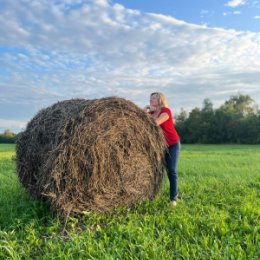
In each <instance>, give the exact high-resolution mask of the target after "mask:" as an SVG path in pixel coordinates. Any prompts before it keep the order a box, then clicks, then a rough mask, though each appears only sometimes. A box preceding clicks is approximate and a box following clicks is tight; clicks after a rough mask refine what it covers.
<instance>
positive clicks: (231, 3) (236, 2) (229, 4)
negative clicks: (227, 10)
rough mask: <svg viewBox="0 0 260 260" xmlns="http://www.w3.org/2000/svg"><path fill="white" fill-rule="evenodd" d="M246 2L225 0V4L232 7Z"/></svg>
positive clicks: (244, 0)
mask: <svg viewBox="0 0 260 260" xmlns="http://www.w3.org/2000/svg"><path fill="white" fill-rule="evenodd" d="M246 2H247V0H231V1H229V2H227V3H226V4H225V5H226V6H229V7H232V8H234V7H237V6H239V5H245V4H246Z"/></svg>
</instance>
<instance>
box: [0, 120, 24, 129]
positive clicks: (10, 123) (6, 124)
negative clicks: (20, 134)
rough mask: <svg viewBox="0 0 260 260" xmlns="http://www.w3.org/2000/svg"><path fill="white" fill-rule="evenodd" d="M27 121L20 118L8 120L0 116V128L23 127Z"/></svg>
mask: <svg viewBox="0 0 260 260" xmlns="http://www.w3.org/2000/svg"><path fill="white" fill-rule="evenodd" d="M26 124H27V121H21V120H8V119H1V118H0V128H5V129H9V128H25V126H26Z"/></svg>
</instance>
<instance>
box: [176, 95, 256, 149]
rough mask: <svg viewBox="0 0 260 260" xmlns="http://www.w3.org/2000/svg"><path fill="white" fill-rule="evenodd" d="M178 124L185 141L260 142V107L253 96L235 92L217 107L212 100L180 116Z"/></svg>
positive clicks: (216, 142) (205, 101)
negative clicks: (235, 93) (214, 106)
mask: <svg viewBox="0 0 260 260" xmlns="http://www.w3.org/2000/svg"><path fill="white" fill-rule="evenodd" d="M175 127H176V129H177V131H178V133H179V135H180V136H181V141H182V143H191V144H192V143H201V144H220V143H234V144H260V110H259V108H258V106H257V105H256V103H255V102H254V100H253V99H252V98H251V97H250V96H249V95H241V94H239V95H234V96H231V97H230V98H229V99H228V100H227V101H225V102H224V104H223V105H221V106H220V107H219V108H217V109H214V108H213V104H212V102H211V101H210V99H208V98H207V99H204V101H203V106H202V108H198V107H196V108H194V109H192V110H191V112H190V113H189V114H188V113H187V112H186V111H185V110H184V109H182V110H181V112H180V113H179V114H178V115H177V116H176V120H175Z"/></svg>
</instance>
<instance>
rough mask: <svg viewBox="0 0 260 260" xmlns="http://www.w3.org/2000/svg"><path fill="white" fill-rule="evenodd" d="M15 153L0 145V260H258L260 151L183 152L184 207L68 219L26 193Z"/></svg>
mask: <svg viewBox="0 0 260 260" xmlns="http://www.w3.org/2000/svg"><path fill="white" fill-rule="evenodd" d="M14 155H15V147H14V145H3V144H0V259H1V260H2V259H3V260H8V259H12V260H13V259H24V260H26V259H28V260H29V259H37V260H53V259H62V260H66V259H71V260H72V259H84V260H85V259H86V260H87V259H102V260H112V259H113V260H115V259H120V260H125V259H136V260H137V259H138V260H140V259H149V260H157V259H158V260H159V259H161V260H164V259H165V260H168V259H198V260H202V259H207V260H209V259H234V260H239V259H248V260H252V259H260V243H259V241H260V240H259V238H260V198H259V197H260V146H246V145H243V146H242V145H241V146H239V145H183V146H182V153H181V159H180V164H179V188H180V197H181V199H180V201H179V203H178V205H177V208H176V209H172V208H171V207H170V205H169V202H168V188H169V186H168V180H167V179H165V182H164V185H163V189H162V191H161V194H160V195H159V196H158V198H157V199H156V200H154V201H151V202H143V203H139V204H137V205H135V206H134V207H133V208H131V209H119V210H118V211H117V212H116V213H115V212H114V213H113V214H112V213H111V214H110V215H106V216H104V215H94V214H86V215H85V217H84V218H82V219H81V220H80V221H79V220H77V219H70V220H69V222H68V225H67V233H66V234H63V233H61V229H62V224H61V223H60V222H59V220H58V219H57V218H56V217H55V215H53V214H52V213H51V212H50V210H49V207H48V205H46V204H44V203H41V202H38V201H34V200H32V199H30V197H29V196H28V195H27V194H26V193H25V191H24V190H23V188H22V187H21V186H20V184H19V182H18V179H17V176H16V173H15V162H14V161H13V160H12V157H13V156H14Z"/></svg>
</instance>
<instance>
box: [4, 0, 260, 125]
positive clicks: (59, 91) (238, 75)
mask: <svg viewBox="0 0 260 260" xmlns="http://www.w3.org/2000/svg"><path fill="white" fill-rule="evenodd" d="M3 6H4V7H3V8H2V9H1V11H0V12H1V15H0V19H1V27H0V46H2V47H3V48H2V51H1V53H0V68H1V72H0V118H7V116H8V115H9V119H10V120H25V119H30V118H31V117H32V116H33V115H34V114H35V113H36V112H37V111H38V110H39V109H40V108H42V107H45V106H47V105H50V104H52V103H54V102H56V101H58V100H62V99H68V98H72V97H84V98H86V99H92V98H99V97H102V96H111V95H118V96H122V97H126V98H128V99H131V100H132V101H134V102H136V103H137V104H138V105H140V106H143V105H144V104H145V103H146V102H147V100H148V96H149V93H150V92H151V91H155V90H161V91H162V92H165V94H166V96H167V97H168V99H169V103H170V105H172V106H173V108H174V109H179V108H180V107H184V108H193V107H195V106H200V105H201V103H202V100H203V99H204V98H206V97H208V98H210V99H212V101H213V103H215V104H216V105H217V104H219V103H221V102H222V103H223V102H224V100H225V99H226V98H228V97H229V95H231V94H236V93H237V92H240V93H246V94H250V95H252V97H253V98H254V99H255V100H256V101H258V102H259V101H260V93H259V89H258V88H259V82H260V53H259V44H260V34H259V33H250V32H236V31H235V30H225V29H221V28H207V27H206V26H205V25H204V26H201V25H196V24H189V23H187V22H185V21H180V20H177V19H175V18H174V17H170V16H165V15H159V14H151V13H150V14H144V13H140V12H138V11H134V10H129V9H126V8H124V7H123V6H121V5H118V4H115V5H112V4H109V2H107V1H99V2H98V3H97V2H96V1H94V0H93V1H84V0H78V1H72V0H66V1H63V3H62V4H59V2H58V1H57V2H56V4H54V2H53V1H47V0H39V1H37V2H35V1H25V0H21V1H6V2H5V4H4V5H3ZM6 106H8V107H10V108H12V109H13V110H15V111H17V113H12V114H10V112H8V110H6V111H7V112H6V114H4V112H3V111H4V110H3V109H4V108H5V107H6ZM20 111H26V113H25V112H24V113H20ZM18 112H19V113H18ZM0 127H1V125H0Z"/></svg>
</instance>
